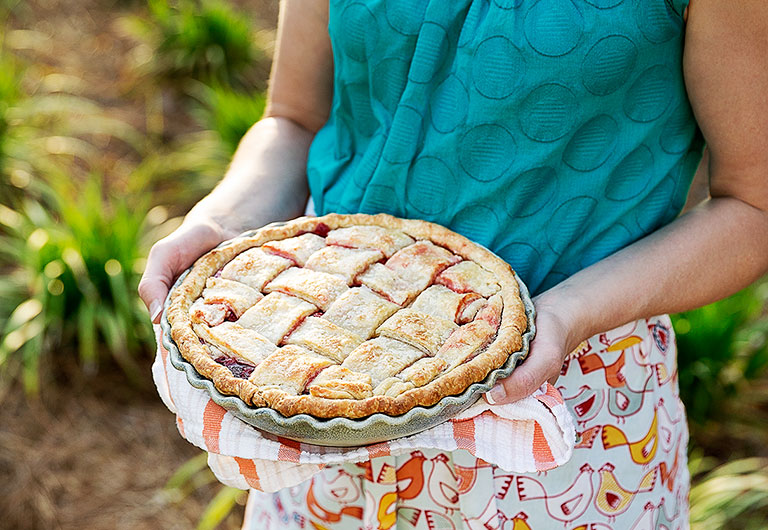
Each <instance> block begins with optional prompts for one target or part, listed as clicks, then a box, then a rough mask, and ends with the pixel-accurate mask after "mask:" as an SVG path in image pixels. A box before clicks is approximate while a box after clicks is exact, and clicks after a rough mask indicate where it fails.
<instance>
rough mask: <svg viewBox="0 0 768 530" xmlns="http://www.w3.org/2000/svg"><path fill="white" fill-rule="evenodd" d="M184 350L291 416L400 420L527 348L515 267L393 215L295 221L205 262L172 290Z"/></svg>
mask: <svg viewBox="0 0 768 530" xmlns="http://www.w3.org/2000/svg"><path fill="white" fill-rule="evenodd" d="M168 319H169V321H170V323H171V335H172V337H173V339H174V341H175V342H176V344H177V345H178V346H179V350H180V351H181V354H182V355H183V356H184V358H186V359H187V360H188V361H190V362H191V363H192V364H193V365H194V366H195V368H196V369H197V371H198V372H199V373H200V374H202V375H203V376H204V377H207V378H209V379H211V380H212V381H213V382H214V384H215V386H216V388H218V389H219V390H220V391H221V392H223V393H225V394H234V395H237V396H239V397H240V398H241V399H243V400H244V401H245V402H246V403H248V404H250V405H253V406H256V407H262V406H266V407H272V408H274V409H276V410H277V411H279V412H280V413H282V414H283V415H286V416H291V415H294V414H299V413H307V414H311V415H313V416H315V417H319V418H332V417H338V416H342V417H347V418H361V417H364V416H368V415H370V414H373V413H376V412H380V413H385V414H389V415H399V414H403V413H405V412H407V411H408V410H410V409H411V408H413V407H414V406H417V405H422V406H429V405H433V404H435V403H437V402H438V401H439V400H440V399H442V398H443V397H445V396H449V395H456V394H460V393H461V392H463V391H464V390H465V389H466V388H467V387H468V386H469V385H470V384H472V383H474V382H478V381H481V380H483V379H484V378H485V376H486V375H487V374H488V372H490V371H491V370H493V369H495V368H498V367H500V366H501V365H503V364H504V362H505V361H506V360H507V357H508V356H509V354H511V353H513V352H515V351H518V350H519V349H520V348H521V347H522V334H523V333H524V332H525V330H526V328H527V322H526V316H525V312H524V308H523V304H522V301H521V299H520V295H519V291H518V284H517V282H516V280H515V277H514V272H513V271H512V269H511V268H510V267H509V265H507V264H506V263H505V262H503V261H502V260H500V259H499V258H497V257H496V256H495V255H493V254H492V253H491V252H489V251H488V250H486V249H484V248H482V247H480V246H478V245H476V244H474V243H472V242H471V241H469V240H468V239H466V238H464V237H462V236H460V235H458V234H456V233H454V232H452V231H450V230H448V229H446V228H444V227H441V226H438V225H435V224H432V223H428V222H425V221H418V220H405V219H398V218H395V217H392V216H389V215H384V214H380V215H374V216H369V215H363V214H356V215H337V214H330V215H326V216H324V217H311V218H309V217H302V218H299V219H295V220H293V221H290V222H288V223H287V224H284V225H281V226H274V225H273V226H267V227H265V228H262V229H261V230H258V231H257V232H256V233H255V234H254V235H252V236H249V237H241V238H238V239H235V240H233V241H231V242H229V243H228V244H226V245H224V246H222V247H219V248H217V249H214V250H212V251H211V252H209V253H208V254H206V255H204V256H203V257H201V258H200V259H199V260H198V261H197V262H196V263H195V265H194V266H193V267H192V269H191V271H190V273H189V274H188V275H187V277H186V278H185V279H184V281H183V282H182V283H181V285H180V286H179V287H178V288H177V289H175V290H174V291H173V292H172V294H171V301H170V304H169V307H168Z"/></svg>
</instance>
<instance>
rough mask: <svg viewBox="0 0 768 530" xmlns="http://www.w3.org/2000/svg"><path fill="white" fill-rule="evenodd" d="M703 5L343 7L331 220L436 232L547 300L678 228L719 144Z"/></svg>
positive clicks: (334, 39) (663, 1)
mask: <svg viewBox="0 0 768 530" xmlns="http://www.w3.org/2000/svg"><path fill="white" fill-rule="evenodd" d="M686 4H687V0H538V1H532V0H367V1H347V0H330V6H329V16H330V18H329V32H330V37H331V43H332V47H333V59H334V69H335V72H334V96H333V104H332V109H331V113H330V117H329V119H328V122H327V123H326V125H325V126H324V127H323V128H322V129H321V130H320V131H319V132H318V133H317V136H316V137H315V139H314V141H313V143H312V146H311V149H310V154H309V160H308V165H307V175H308V179H309V186H310V190H311V193H312V197H313V200H314V202H315V209H316V211H317V212H318V214H324V213H329V212H340V213H353V212H364V213H378V212H386V213H390V214H392V215H396V216H400V217H407V218H420V219H426V220H428V221H434V222H437V223H440V224H442V225H445V226H448V227H449V228H451V229H453V230H455V231H457V232H459V233H461V234H463V235H465V236H467V237H469V238H471V239H473V240H475V241H477V242H479V243H481V244H483V245H485V246H487V247H488V248H490V249H491V250H493V251H494V252H496V253H497V254H498V255H499V256H501V257H502V258H503V259H504V260H506V261H507V262H508V263H510V264H511V265H512V267H513V268H514V269H515V270H516V271H517V272H518V273H519V274H520V275H521V277H522V278H523V280H524V281H525V282H526V283H527V285H528V286H529V288H530V289H531V291H532V292H534V293H536V292H540V291H542V290H544V289H546V288H548V287H551V286H552V285H555V284H556V283H558V282H560V281H562V280H563V279H564V278H566V277H568V276H569V275H571V274H573V273H575V272H576V271H578V270H579V269H581V268H583V267H586V266H588V265H590V264H591V263H594V262H596V261H598V260H600V259H601V258H603V257H605V256H607V255H609V254H611V253H613V252H616V251H617V250H619V249H621V248H622V247H624V246H626V245H628V244H630V243H632V242H633V241H635V240H637V239H639V238H641V237H642V236H643V235H645V234H648V233H649V232H651V231H653V230H655V229H657V228H659V227H660V226H662V225H664V224H665V223H668V222H670V221H671V220H672V219H674V218H675V217H676V216H677V215H678V214H679V212H680V210H681V208H682V206H683V204H684V202H685V198H686V194H687V192H688V188H689V186H690V183H691V180H692V178H693V174H694V172H695V169H696V167H697V165H698V162H699V159H700V157H701V150H702V140H701V137H700V135H699V134H698V129H697V127H696V123H695V121H694V118H693V115H692V112H691V108H690V105H689V102H688V99H687V97H686V92H685V87H684V84H683V77H682V66H681V65H682V47H683V30H684V24H683V10H684V9H685V5H686Z"/></svg>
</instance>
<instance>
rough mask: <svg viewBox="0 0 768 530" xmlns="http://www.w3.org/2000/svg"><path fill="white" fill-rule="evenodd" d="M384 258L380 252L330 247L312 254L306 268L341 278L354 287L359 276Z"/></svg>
mask: <svg viewBox="0 0 768 530" xmlns="http://www.w3.org/2000/svg"><path fill="white" fill-rule="evenodd" d="M383 258H384V255H383V254H382V253H381V252H379V251H378V250H358V249H354V248H346V247H336V246H329V247H323V248H322V249H320V250H318V251H317V252H315V253H314V254H312V256H310V258H309V259H308V260H307V263H306V265H305V266H306V268H307V269H312V270H315V271H320V272H327V273H329V274H335V275H337V276H341V277H342V278H344V280H345V281H346V282H347V285H352V282H353V281H354V279H355V278H356V277H357V275H358V274H360V273H361V272H363V271H364V270H365V269H367V268H368V266H369V265H371V264H372V263H376V262H377V261H379V260H381V259H383Z"/></svg>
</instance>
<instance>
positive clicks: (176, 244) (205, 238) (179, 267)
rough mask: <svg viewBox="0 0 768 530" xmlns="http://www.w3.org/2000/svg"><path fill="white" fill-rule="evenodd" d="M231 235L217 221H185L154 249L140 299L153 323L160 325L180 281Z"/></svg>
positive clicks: (141, 288) (146, 269)
mask: <svg viewBox="0 0 768 530" xmlns="http://www.w3.org/2000/svg"><path fill="white" fill-rule="evenodd" d="M229 237H230V234H228V232H227V231H226V230H225V229H223V228H222V227H221V226H220V225H218V224H217V223H215V222H213V221H208V220H205V221H203V220H197V221H191V220H189V219H187V220H185V221H184V223H183V224H182V225H181V226H180V227H179V228H177V229H176V230H175V231H174V232H173V233H171V234H170V235H168V236H166V237H164V238H163V239H161V240H160V241H158V242H157V243H155V244H154V245H153V246H152V249H151V250H150V251H149V256H148V257H147V266H146V268H145V269H144V274H143V275H142V277H141V282H139V296H140V297H141V299H142V300H143V301H144V304H146V306H147V309H149V314H150V316H151V318H152V322H153V323H155V324H157V323H159V322H160V314H161V313H162V309H163V303H164V302H165V297H166V296H168V291H169V290H170V288H171V286H172V285H173V282H175V281H176V278H178V277H179V275H180V274H181V273H182V272H184V271H185V270H186V269H187V268H189V266H190V265H192V263H194V262H195V260H196V259H197V258H199V257H200V256H202V255H203V254H205V253H206V252H208V251H209V250H211V249H212V248H213V247H215V246H216V245H218V244H219V243H221V242H222V241H224V240H225V239H228V238H229Z"/></svg>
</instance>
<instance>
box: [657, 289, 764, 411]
mask: <svg viewBox="0 0 768 530" xmlns="http://www.w3.org/2000/svg"><path fill="white" fill-rule="evenodd" d="M766 309H768V281H763V282H762V283H757V284H754V285H752V286H750V287H748V288H747V289H744V290H743V291H741V292H739V293H737V294H735V295H733V296H731V297H729V298H726V299H724V300H721V301H719V302H716V303H714V304H710V305H708V306H705V307H702V308H699V309H696V310H693V311H688V312H686V313H682V314H679V315H674V316H673V319H672V320H673V323H674V327H675V332H676V334H677V348H678V365H679V367H680V371H679V379H680V394H681V396H682V398H683V401H684V402H685V404H686V408H687V411H688V419H689V421H690V422H692V423H698V424H703V423H705V422H706V421H712V420H713V419H722V417H723V412H724V411H725V410H727V409H726V408H725V407H724V406H723V405H724V404H725V403H728V402H729V401H730V400H733V398H734V396H738V394H739V393H740V392H745V391H747V390H746V389H747V387H748V384H749V383H750V382H751V381H754V380H755V379H757V378H759V377H760V376H762V375H764V374H765V373H766V370H767V369H768V314H766Z"/></svg>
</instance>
